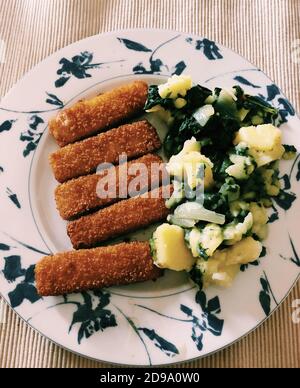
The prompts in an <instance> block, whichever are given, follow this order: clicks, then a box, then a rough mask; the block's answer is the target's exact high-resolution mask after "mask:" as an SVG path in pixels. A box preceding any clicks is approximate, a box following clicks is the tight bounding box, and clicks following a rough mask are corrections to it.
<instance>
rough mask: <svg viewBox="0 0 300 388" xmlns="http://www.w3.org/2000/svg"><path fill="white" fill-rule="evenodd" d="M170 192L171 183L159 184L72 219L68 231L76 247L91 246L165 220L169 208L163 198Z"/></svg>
mask: <svg viewBox="0 0 300 388" xmlns="http://www.w3.org/2000/svg"><path fill="white" fill-rule="evenodd" d="M171 191H172V186H171V185H169V186H164V187H160V188H157V189H154V190H152V191H151V192H148V193H145V194H143V195H141V196H138V197H134V198H130V199H126V200H124V201H120V202H117V203H116V204H114V205H111V206H109V207H106V208H104V209H101V210H99V211H98V212H96V213H93V214H89V215H87V216H83V217H81V218H79V219H78V220H75V221H71V222H70V223H69V225H68V228H67V231H68V235H69V237H70V239H71V242H72V244H73V247H74V248H75V249H80V248H90V247H93V246H95V245H97V244H98V243H100V242H103V241H106V240H108V239H110V238H114V237H117V236H120V235H122V234H125V233H128V232H131V231H134V230H137V229H140V228H144V227H146V226H148V225H150V224H152V223H155V222H159V221H161V220H164V219H165V218H167V216H168V214H169V210H168V209H167V208H166V206H165V198H163V197H166V194H165V193H166V192H167V193H169V192H170V193H171Z"/></svg>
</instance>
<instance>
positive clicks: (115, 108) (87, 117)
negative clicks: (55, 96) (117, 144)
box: [49, 81, 148, 147]
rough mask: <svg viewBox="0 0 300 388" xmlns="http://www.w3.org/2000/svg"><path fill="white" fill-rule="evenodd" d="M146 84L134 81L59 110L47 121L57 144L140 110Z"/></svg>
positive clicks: (93, 131)
mask: <svg viewBox="0 0 300 388" xmlns="http://www.w3.org/2000/svg"><path fill="white" fill-rule="evenodd" d="M147 95H148V85H147V84H146V83H145V82H143V81H135V82H132V83H129V84H127V85H123V86H121V87H118V88H116V89H113V90H111V91H109V92H107V93H104V94H100V95H99V96H97V97H94V98H92V99H88V100H82V101H79V102H77V103H76V104H74V105H73V106H71V107H70V108H68V109H65V110H62V111H61V112H60V113H59V114H58V115H57V116H56V117H55V118H53V119H52V120H50V121H49V130H50V133H51V134H52V135H53V137H54V138H55V140H56V142H57V144H58V145H59V146H61V147H62V146H65V145H67V144H70V143H74V142H75V141H77V140H80V139H83V138H85V137H88V136H91V135H94V134H96V133H98V132H100V131H103V130H104V129H107V128H109V127H112V126H114V125H118V124H120V123H121V122H123V121H125V120H127V119H130V118H132V117H134V116H136V115H138V114H139V113H141V112H142V110H143V108H144V105H145V103H146V100H147Z"/></svg>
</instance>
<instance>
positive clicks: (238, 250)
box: [226, 237, 262, 265]
mask: <svg viewBox="0 0 300 388" xmlns="http://www.w3.org/2000/svg"><path fill="white" fill-rule="evenodd" d="M227 249H228V251H227V261H226V263H227V265H234V264H239V265H242V264H248V263H252V262H253V261H255V260H257V259H258V258H259V256H260V254H261V251H262V245H261V243H260V242H259V241H256V240H254V238H253V237H246V238H244V239H243V240H241V241H240V242H238V243H236V244H235V245H233V246H232V247H230V248H227Z"/></svg>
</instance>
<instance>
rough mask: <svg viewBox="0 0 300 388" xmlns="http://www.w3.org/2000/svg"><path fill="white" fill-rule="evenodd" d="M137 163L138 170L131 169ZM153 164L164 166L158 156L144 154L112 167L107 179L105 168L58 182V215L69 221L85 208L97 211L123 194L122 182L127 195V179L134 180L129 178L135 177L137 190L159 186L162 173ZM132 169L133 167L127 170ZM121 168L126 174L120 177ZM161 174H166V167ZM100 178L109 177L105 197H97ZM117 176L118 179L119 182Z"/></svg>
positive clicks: (82, 212)
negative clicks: (97, 172) (113, 168)
mask: <svg viewBox="0 0 300 388" xmlns="http://www.w3.org/2000/svg"><path fill="white" fill-rule="evenodd" d="M139 164H142V165H143V166H144V167H143V169H141V170H136V169H135V168H138V166H139ZM154 164H155V165H156V166H159V167H161V168H162V169H164V165H163V162H162V159H161V158H160V157H159V156H157V155H153V154H148V155H145V156H143V157H141V158H139V159H135V160H133V161H131V162H128V163H125V164H123V165H122V167H121V168H120V166H118V167H116V169H115V170H114V173H113V174H112V178H111V179H110V178H108V177H110V174H109V172H108V171H107V170H106V171H104V172H103V173H102V174H93V175H87V176H84V177H80V178H77V179H73V180H71V181H69V182H66V183H63V184H61V185H59V186H58V187H57V188H56V190H55V201H56V207H57V209H58V211H59V213H60V215H61V217H62V218H63V219H64V220H70V219H72V218H75V217H77V216H80V215H82V214H84V213H86V212H88V211H91V210H97V209H99V208H101V207H104V206H108V205H111V204H113V203H114V202H117V201H119V199H120V195H123V187H122V185H124V186H126V192H127V194H128V190H129V189H130V188H131V187H130V184H131V182H132V183H134V182H133V180H135V179H136V178H139V179H138V180H139V187H137V188H136V190H137V191H139V192H141V193H142V192H143V191H148V190H149V188H151V187H152V188H153V187H157V186H159V184H160V183H161V181H162V178H163V172H162V170H158V169H157V168H155V166H154ZM132 168H133V170H131V169H132ZM124 169H125V171H127V173H128V174H127V175H126V176H125V177H124V178H125V179H124V178H123V177H121V176H120V175H121V174H122V173H123V171H124ZM130 170H131V171H132V174H131V173H130ZM164 173H166V170H165V172H164ZM164 176H165V175H164ZM105 177H106V178H105ZM103 178H105V182H107V181H109V182H110V180H111V187H112V190H109V189H107V197H106V198H105V197H104V196H102V197H99V192H98V191H97V186H98V183H101V179H103ZM114 178H115V179H114ZM120 179H122V180H121V181H120ZM120 184H121V188H120ZM108 190H109V191H108ZM122 198H124V197H122ZM125 198H126V197H125Z"/></svg>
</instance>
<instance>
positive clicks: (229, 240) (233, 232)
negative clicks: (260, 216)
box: [223, 212, 253, 245]
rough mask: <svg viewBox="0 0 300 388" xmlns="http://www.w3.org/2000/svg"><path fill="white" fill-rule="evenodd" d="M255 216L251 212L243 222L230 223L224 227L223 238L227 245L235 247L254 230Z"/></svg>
mask: <svg viewBox="0 0 300 388" xmlns="http://www.w3.org/2000/svg"><path fill="white" fill-rule="evenodd" d="M252 225H253V215H252V213H251V212H249V214H248V215H247V216H246V217H245V219H244V221H243V222H239V223H230V224H228V225H226V226H225V227H224V230H223V236H224V240H225V244H226V245H233V244H235V243H237V242H239V241H241V239H242V238H243V236H244V235H245V234H246V233H247V232H248V231H249V230H250V229H251V228H252Z"/></svg>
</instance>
